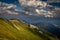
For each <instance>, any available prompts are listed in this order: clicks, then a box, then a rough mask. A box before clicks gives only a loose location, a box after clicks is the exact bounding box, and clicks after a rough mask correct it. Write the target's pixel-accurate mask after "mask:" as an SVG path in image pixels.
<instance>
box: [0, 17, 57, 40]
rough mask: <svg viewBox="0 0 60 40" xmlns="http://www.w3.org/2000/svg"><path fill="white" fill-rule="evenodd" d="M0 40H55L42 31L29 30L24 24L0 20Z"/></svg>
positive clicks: (52, 36)
mask: <svg viewBox="0 0 60 40" xmlns="http://www.w3.org/2000/svg"><path fill="white" fill-rule="evenodd" d="M0 40H57V39H56V37H55V36H54V35H50V34H49V33H47V32H46V31H45V30H43V29H41V28H40V29H36V28H30V27H29V26H28V25H26V24H25V23H22V22H21V21H18V20H16V19H13V20H5V19H1V18H0Z"/></svg>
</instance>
